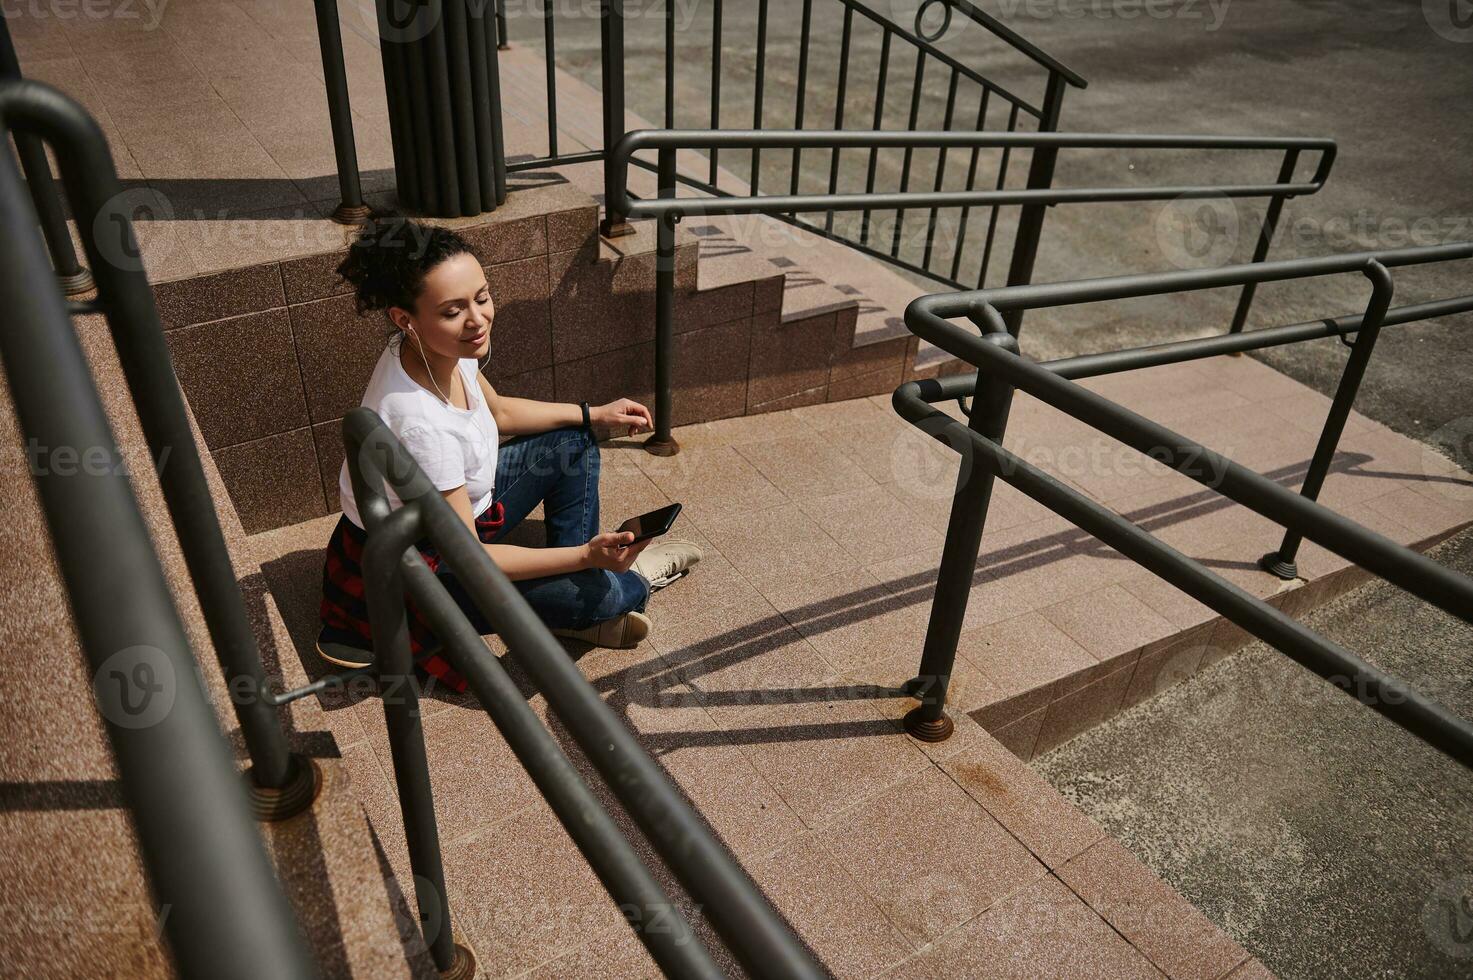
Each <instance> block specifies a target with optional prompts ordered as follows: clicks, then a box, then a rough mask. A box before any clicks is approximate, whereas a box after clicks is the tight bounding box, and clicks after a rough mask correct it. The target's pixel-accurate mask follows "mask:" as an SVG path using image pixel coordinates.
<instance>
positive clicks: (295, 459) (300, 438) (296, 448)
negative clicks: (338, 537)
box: [214, 428, 327, 534]
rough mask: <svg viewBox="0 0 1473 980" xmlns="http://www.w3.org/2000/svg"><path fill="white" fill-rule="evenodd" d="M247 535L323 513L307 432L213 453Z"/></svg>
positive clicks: (319, 476)
mask: <svg viewBox="0 0 1473 980" xmlns="http://www.w3.org/2000/svg"><path fill="white" fill-rule="evenodd" d="M214 456H215V465H216V466H218V467H219V468H220V477H221V478H222V479H223V480H224V481H225V484H226V485H227V486H228V487H230V499H231V503H233V504H234V505H235V510H236V512H237V513H238V514H240V522H241V524H243V525H244V526H245V529H246V533H247V534H254V533H256V532H257V531H266V530H269V529H271V528H274V527H281V526H282V525H284V524H296V523H298V522H300V521H305V520H309V519H310V518H313V517H319V516H321V515H322V514H325V513H327V502H326V500H325V499H324V498H323V493H322V471H321V469H320V468H319V466H318V463H317V452H316V447H315V446H314V444H313V442H312V433H311V431H310V430H309V429H305V428H303V429H295V430H293V431H291V432H283V433H280V434H278V435H274V436H267V437H266V438H264V439H257V440H256V441H254V442H243V443H240V444H238V445H235V446H231V447H229V448H227V449H221V450H219V451H218V452H216V453H215V454H214Z"/></svg>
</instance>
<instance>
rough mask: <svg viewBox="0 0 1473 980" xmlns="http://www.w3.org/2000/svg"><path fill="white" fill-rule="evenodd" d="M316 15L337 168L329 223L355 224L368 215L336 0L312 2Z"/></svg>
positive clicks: (316, 0)
mask: <svg viewBox="0 0 1473 980" xmlns="http://www.w3.org/2000/svg"><path fill="white" fill-rule="evenodd" d="M312 7H313V10H314V12H315V13H316V15H317V44H318V47H319V48H321V50H322V79H323V82H324V84H326V86H327V118H328V122H329V123H330V124H331V126H332V150H333V155H334V156H335V157H336V158H337V165H338V195H339V197H340V198H341V200H340V201H339V203H338V206H337V207H336V208H334V209H333V212H332V220H334V221H336V222H338V223H339V224H344V225H356V224H359V223H360V222H362V221H364V220H365V219H366V218H367V217H368V215H369V208H368V206H367V205H366V204H364V203H363V188H362V186H361V185H360V184H359V180H358V148H357V146H356V145H355V143H354V139H353V113H352V111H351V109H350V108H349V104H348V73H347V69H346V68H345V67H344V66H343V37H342V32H341V31H340V30H339V29H338V4H337V0H313V3H312Z"/></svg>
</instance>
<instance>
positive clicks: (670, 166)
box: [644, 147, 680, 456]
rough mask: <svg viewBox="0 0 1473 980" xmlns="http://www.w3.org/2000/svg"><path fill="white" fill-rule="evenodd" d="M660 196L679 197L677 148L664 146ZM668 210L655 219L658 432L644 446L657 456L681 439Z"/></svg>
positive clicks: (672, 231)
mask: <svg viewBox="0 0 1473 980" xmlns="http://www.w3.org/2000/svg"><path fill="white" fill-rule="evenodd" d="M658 183H659V196H660V197H662V198H669V199H671V200H673V199H674V198H675V150H674V148H673V147H661V148H660V155H659V178H658ZM676 220H677V216H676V215H674V214H664V215H661V216H660V217H658V218H656V219H655V434H654V435H652V436H650V437H649V438H648V439H646V440H645V443H644V448H645V451H646V452H648V453H653V454H654V455H656V456H674V455H675V454H676V453H678V452H680V443H678V442H676V441H675V437H674V436H673V435H671V434H670V429H671V426H672V424H673V422H672V416H673V414H674V411H675V409H674V405H673V403H672V396H671V392H670V384H671V382H670V369H671V363H670V361H671V357H672V356H673V355H674V350H673V348H674V347H675V222H676Z"/></svg>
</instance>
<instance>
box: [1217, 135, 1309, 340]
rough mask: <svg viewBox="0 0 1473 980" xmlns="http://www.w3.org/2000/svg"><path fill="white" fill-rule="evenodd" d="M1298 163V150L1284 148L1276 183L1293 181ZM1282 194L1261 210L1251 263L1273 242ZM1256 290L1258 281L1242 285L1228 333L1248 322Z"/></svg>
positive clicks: (1266, 252) (1281, 211)
mask: <svg viewBox="0 0 1473 980" xmlns="http://www.w3.org/2000/svg"><path fill="white" fill-rule="evenodd" d="M1298 163H1299V151H1298V150H1292V149H1291V150H1285V151H1284V162H1283V163H1282V164H1280V165H1279V176H1278V178H1277V179H1276V180H1275V183H1278V184H1289V183H1293V181H1294V167H1295V165H1297V164H1298ZM1284 199H1285V197H1284V195H1282V194H1276V195H1274V197H1273V198H1272V199H1270V200H1269V202H1268V207H1267V209H1265V210H1264V212H1263V227H1261V228H1260V229H1259V231H1258V242H1257V244H1255V245H1254V246H1253V263H1254V264H1255V265H1257V264H1258V263H1259V262H1262V261H1264V260H1265V259H1267V258H1268V250H1269V246H1270V245H1272V244H1273V240H1274V232H1275V231H1277V230H1278V227H1279V215H1280V214H1282V213H1283V210H1284ZM1257 290H1258V283H1256V282H1250V283H1248V284H1247V285H1246V286H1244V287H1243V291H1242V292H1241V293H1239V294H1238V308H1237V309H1235V310H1234V311H1233V323H1232V326H1230V327H1228V333H1238V332H1240V331H1241V330H1242V329H1243V325H1244V324H1245V323H1247V322H1248V309H1249V307H1251V306H1252V305H1253V294H1254V293H1255V292H1257Z"/></svg>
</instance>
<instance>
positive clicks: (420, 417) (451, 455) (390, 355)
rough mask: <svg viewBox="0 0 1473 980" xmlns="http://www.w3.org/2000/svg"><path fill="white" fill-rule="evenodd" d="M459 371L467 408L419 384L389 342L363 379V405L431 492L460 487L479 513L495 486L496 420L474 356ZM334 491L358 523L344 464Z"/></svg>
mask: <svg viewBox="0 0 1473 980" xmlns="http://www.w3.org/2000/svg"><path fill="white" fill-rule="evenodd" d="M460 370H461V373H462V376H463V378H464V380H465V391H466V398H467V403H468V404H469V405H470V408H469V409H464V408H456V407H455V406H453V405H447V404H445V403H444V402H443V401H441V400H440V398H439V396H438V395H436V394H435V393H434V392H433V391H429V390H427V389H425V388H422V387H420V385H419V382H417V381H415V380H414V379H413V378H411V377H410V376H409V375H408V374H407V373H406V372H405V370H404V365H403V364H401V363H400V362H399V352H398V345H397V344H390V345H389V346H388V347H386V348H384V352H383V354H382V355H380V356H379V359H378V364H376V365H375V366H374V369H373V376H372V377H371V378H369V379H368V390H367V391H365V392H364V393H363V402H362V405H363V407H364V408H371V409H373V410H374V411H375V412H377V413H378V415H379V418H381V419H383V420H384V424H385V425H387V426H388V427H389V430H390V431H391V432H393V433H394V435H396V436H398V437H399V441H400V442H402V443H403V444H404V448H405V449H408V450H409V453H410V455H412V456H413V457H414V459H415V462H417V463H419V465H420V468H421V469H422V470H424V472H425V476H427V477H429V479H430V482H431V483H433V484H434V485H435V489H436V490H441V491H444V490H454V489H455V488H456V487H460V486H463V487H465V492H466V494H467V495H468V496H469V497H470V499H471V514H472V515H473V516H476V517H479V516H480V515H481V513H482V512H483V511H485V510H486V508H487V507H490V506H491V490H492V488H493V487H494V486H495V485H496V449H497V445H498V433H497V430H496V419H495V418H494V417H493V416H492V415H491V408H490V406H489V405H487V404H486V397H485V395H484V394H483V393H482V391H481V385H480V382H479V380H478V377H479V372H478V371H477V365H476V361H475V359H474V358H462V359H461V362H460ZM447 394H448V392H447ZM338 492H339V493H340V494H341V496H342V501H343V513H344V514H346V515H347V517H348V520H350V521H352V522H353V523H354V524H356V525H358V526H359V527H362V526H363V520H362V518H360V517H359V516H358V505H357V502H356V501H355V500H354V499H353V483H352V480H351V479H349V477H348V464H347V463H346V462H344V463H343V468H342V471H341V472H340V473H339V474H338ZM389 501H390V503H391V504H393V505H394V506H395V507H397V506H398V505H399V499H398V498H397V497H396V496H395V495H394V493H393V491H392V490H391V491H389Z"/></svg>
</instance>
